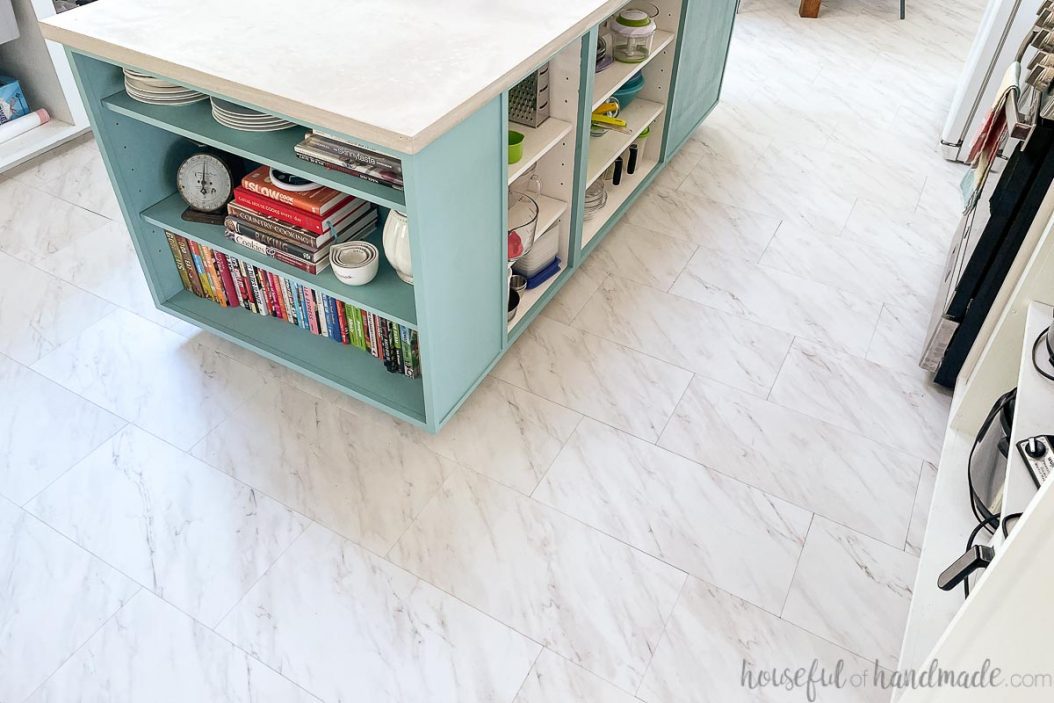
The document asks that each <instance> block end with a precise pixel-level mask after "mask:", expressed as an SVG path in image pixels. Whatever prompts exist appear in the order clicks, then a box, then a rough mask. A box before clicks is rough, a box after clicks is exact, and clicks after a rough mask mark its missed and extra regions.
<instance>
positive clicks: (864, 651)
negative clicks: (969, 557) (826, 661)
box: [783, 517, 919, 668]
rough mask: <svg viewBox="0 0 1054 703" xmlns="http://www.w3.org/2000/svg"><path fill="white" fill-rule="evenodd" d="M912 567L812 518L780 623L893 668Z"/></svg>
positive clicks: (900, 556)
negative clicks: (798, 628) (822, 638)
mask: <svg viewBox="0 0 1054 703" xmlns="http://www.w3.org/2000/svg"><path fill="white" fill-rule="evenodd" d="M918 563H919V562H918V559H917V558H916V557H914V556H912V555H910V554H906V553H905V552H903V551H901V550H899V549H897V548H896V547H890V546H889V545H887V544H883V543H881V542H878V541H876V540H873V539H871V538H870V537H865V536H864V535H861V534H858V533H856V532H854V531H853V530H850V529H849V528H846V527H842V526H841V525H837V524H835V523H833V522H830V521H828V520H825V519H824V518H821V517H817V518H816V519H815V520H813V523H812V528H811V529H810V530H809V537H808V539H806V541H805V549H804V550H803V551H802V555H801V561H800V562H799V563H798V571H797V572H796V573H795V574H794V583H793V584H792V585H791V590H790V595H788V596H787V605H786V607H785V608H784V609H783V618H784V619H785V620H788V621H789V622H793V623H795V624H797V625H799V626H801V627H803V628H805V629H806V630H808V631H810V632H812V633H815V634H817V635H819V636H820V637H824V638H825V639H828V640H830V641H831V642H834V643H836V644H838V645H841V646H843V647H845V648H846V649H848V650H850V651H852V652H854V653H856V654H858V655H860V656H862V657H866V658H868V659H877V660H878V662H879V663H880V664H881V665H882V666H884V667H887V668H894V667H896V665H897V654H898V653H899V652H900V645H901V640H902V639H903V637H904V625H905V623H906V622H907V618H908V606H909V605H910V604H911V589H912V585H913V584H914V582H915V571H916V570H917V569H918Z"/></svg>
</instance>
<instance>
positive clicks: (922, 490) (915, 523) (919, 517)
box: [904, 461, 937, 556]
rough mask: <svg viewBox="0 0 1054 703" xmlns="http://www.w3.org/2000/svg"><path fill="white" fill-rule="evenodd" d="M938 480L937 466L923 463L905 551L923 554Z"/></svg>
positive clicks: (917, 554) (916, 554)
mask: <svg viewBox="0 0 1054 703" xmlns="http://www.w3.org/2000/svg"><path fill="white" fill-rule="evenodd" d="M936 482H937V466H936V465H935V464H933V463H931V462H929V461H927V462H925V463H924V464H923V465H922V476H921V478H920V479H919V490H918V492H917V493H916V494H915V507H914V508H913V509H912V511H911V523H910V525H909V526H908V538H907V540H906V541H905V542H904V551H905V552H907V553H908V554H914V555H915V556H919V555H920V554H922V540H923V538H924V537H925V536H926V523H927V521H928V520H929V516H930V504H931V503H932V502H933V486H934V484H936Z"/></svg>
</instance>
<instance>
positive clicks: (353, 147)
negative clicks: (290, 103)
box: [301, 132, 403, 173]
mask: <svg viewBox="0 0 1054 703" xmlns="http://www.w3.org/2000/svg"><path fill="white" fill-rule="evenodd" d="M301 144H303V145H305V146H313V147H316V148H318V149H320V150H322V151H330V152H332V153H333V154H336V155H338V156H341V157H343V158H346V159H350V160H352V161H357V162H358V163H361V164H365V165H367V166H380V167H382V168H387V169H391V170H392V171H396V172H398V173H402V171H403V163H402V161H400V160H399V159H397V158H395V157H394V156H387V155H386V154H379V153H377V152H375V151H370V150H369V149H366V148H365V147H362V146H359V145H358V144H353V143H351V142H348V141H344V140H343V139H341V138H340V137H337V136H335V135H331V134H327V133H325V132H314V133H311V134H308V135H307V136H306V137H304V141H302V142H301Z"/></svg>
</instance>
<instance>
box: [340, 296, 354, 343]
mask: <svg viewBox="0 0 1054 703" xmlns="http://www.w3.org/2000/svg"><path fill="white" fill-rule="evenodd" d="M336 305H337V321H338V322H340V342H341V344H351V334H350V333H349V332H348V316H347V312H345V309H344V301H342V300H338V301H337V303H336Z"/></svg>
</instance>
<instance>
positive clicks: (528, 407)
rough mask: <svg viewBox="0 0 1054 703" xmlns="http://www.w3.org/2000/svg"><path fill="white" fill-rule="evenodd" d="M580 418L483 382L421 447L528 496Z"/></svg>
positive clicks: (502, 385) (508, 388) (492, 380)
mask: <svg viewBox="0 0 1054 703" xmlns="http://www.w3.org/2000/svg"><path fill="white" fill-rule="evenodd" d="M581 419H582V416H581V415H579V414H578V413H576V412H575V411H573V410H568V409H567V408H564V407H561V406H559V405H557V404H556V403H552V402H550V401H548V400H545V399H544V398H539V397H538V396H536V395H534V394H533V393H528V392H527V391H525V390H521V389H519V388H517V387H516V386H511V385H509V384H508V383H505V382H504V381H499V380H497V379H495V378H487V379H485V380H484V381H483V383H481V384H480V386H479V388H477V389H476V391H475V393H473V394H472V396H471V397H470V398H469V399H468V400H467V401H465V404H464V405H463V406H462V407H461V409H460V410H458V412H457V414H456V415H455V416H454V417H453V419H451V420H450V422H449V423H447V425H446V427H444V428H443V431H442V432H440V433H439V434H437V435H433V436H428V437H425V438H424V444H425V445H426V446H427V447H429V448H430V449H432V451H434V452H436V453H437V454H441V455H443V456H445V457H447V458H449V459H453V460H454V461H456V462H458V463H459V464H461V465H462V466H465V467H468V468H470V469H473V470H474V471H477V472H478V473H481V474H483V475H485V476H489V477H490V478H492V479H494V480H495V481H498V482H499V483H503V484H505V485H506V486H509V487H510V488H515V489H516V490H518V491H520V492H521V493H525V494H530V492H531V491H533V490H534V487H535V486H537V485H538V481H540V480H541V478H542V476H543V475H544V474H545V472H546V470H548V468H549V465H550V464H552V463H553V459H555V458H556V455H557V454H558V453H559V452H560V448H561V447H563V446H564V442H566V441H567V438H568V437H570V436H571V433H572V432H574V430H575V427H577V426H578V423H579V421H580V420H581Z"/></svg>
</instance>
